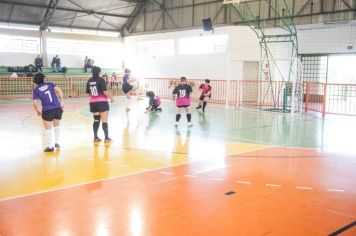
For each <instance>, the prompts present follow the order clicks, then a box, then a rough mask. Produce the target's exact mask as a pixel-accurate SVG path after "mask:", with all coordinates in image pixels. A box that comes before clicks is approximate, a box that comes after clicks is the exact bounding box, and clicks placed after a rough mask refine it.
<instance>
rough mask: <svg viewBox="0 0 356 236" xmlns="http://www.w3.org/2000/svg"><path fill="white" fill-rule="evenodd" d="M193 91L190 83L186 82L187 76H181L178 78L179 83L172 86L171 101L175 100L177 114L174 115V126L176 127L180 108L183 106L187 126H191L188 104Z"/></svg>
mask: <svg viewBox="0 0 356 236" xmlns="http://www.w3.org/2000/svg"><path fill="white" fill-rule="evenodd" d="M192 92H193V89H192V87H191V86H190V85H188V84H187V78H185V77H181V78H180V85H178V86H177V87H175V88H174V90H173V101H174V100H176V105H177V115H176V124H175V126H176V127H178V123H179V120H180V118H181V116H182V115H181V109H182V108H184V109H185V111H186V112H187V120H188V126H189V127H191V126H193V124H192V122H191V120H192V114H191V113H190V110H189V106H190V94H191V93H192Z"/></svg>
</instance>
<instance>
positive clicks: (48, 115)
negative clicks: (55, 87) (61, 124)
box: [42, 107, 63, 121]
mask: <svg viewBox="0 0 356 236" xmlns="http://www.w3.org/2000/svg"><path fill="white" fill-rule="evenodd" d="M62 115H63V109H62V108H60V107H58V108H54V109H51V110H46V111H42V119H43V120H45V121H53V120H61V119H62Z"/></svg>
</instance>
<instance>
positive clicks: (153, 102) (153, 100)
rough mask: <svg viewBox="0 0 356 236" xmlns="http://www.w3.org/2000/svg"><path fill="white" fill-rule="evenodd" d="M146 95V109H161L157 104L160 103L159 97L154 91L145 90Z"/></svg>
mask: <svg viewBox="0 0 356 236" xmlns="http://www.w3.org/2000/svg"><path fill="white" fill-rule="evenodd" d="M146 97H148V99H149V102H148V107H147V108H146V111H147V112H148V111H162V108H160V107H159V106H160V105H161V99H160V98H159V97H158V96H155V94H154V92H152V91H148V92H146Z"/></svg>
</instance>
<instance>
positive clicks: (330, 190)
mask: <svg viewBox="0 0 356 236" xmlns="http://www.w3.org/2000/svg"><path fill="white" fill-rule="evenodd" d="M327 190H328V191H329V192H342V193H343V192H345V190H342V189H332V188H328V189H327Z"/></svg>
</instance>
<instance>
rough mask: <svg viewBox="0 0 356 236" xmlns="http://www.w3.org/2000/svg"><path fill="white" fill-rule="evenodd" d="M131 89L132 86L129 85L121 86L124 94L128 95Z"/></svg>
mask: <svg viewBox="0 0 356 236" xmlns="http://www.w3.org/2000/svg"><path fill="white" fill-rule="evenodd" d="M132 89H133V86H132V85H131V84H129V83H123V84H122V91H124V93H125V94H126V93H128V92H130V91H131V90H132Z"/></svg>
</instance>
